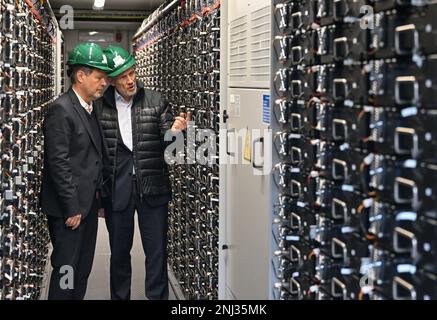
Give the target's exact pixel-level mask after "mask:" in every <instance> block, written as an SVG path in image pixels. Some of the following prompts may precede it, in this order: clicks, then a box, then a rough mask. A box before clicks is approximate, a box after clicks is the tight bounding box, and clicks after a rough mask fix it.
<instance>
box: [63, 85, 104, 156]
mask: <svg viewBox="0 0 437 320" xmlns="http://www.w3.org/2000/svg"><path fill="white" fill-rule="evenodd" d="M68 94H69V96H70V99H71V102H72V103H73V107H74V109H75V110H76V112H77V113H78V114H79V117H80V119H81V120H82V123H83V125H84V126H85V128H86V131H87V132H88V135H89V136H90V138H91V141H92V143H93V145H94V147H95V148H96V150H97V152H98V151H99V148H98V147H97V143H96V140H95V139H94V136H93V133H92V131H91V126H90V122H89V121H88V119H87V116H86V115H85V114H84V113H83V110H81V109H83V107H82V106H81V104H80V102H79V99H78V98H77V96H76V93H74V91H73V89H72V88H70V90H69V91H68ZM94 112H95V111H94Z"/></svg>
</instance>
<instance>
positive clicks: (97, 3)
mask: <svg viewBox="0 0 437 320" xmlns="http://www.w3.org/2000/svg"><path fill="white" fill-rule="evenodd" d="M104 6H105V0H94V4H93V9H94V10H103V7H104Z"/></svg>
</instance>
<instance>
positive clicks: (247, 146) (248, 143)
mask: <svg viewBox="0 0 437 320" xmlns="http://www.w3.org/2000/svg"><path fill="white" fill-rule="evenodd" d="M244 146H245V147H244V160H247V161H249V162H250V161H251V158H252V149H251V147H252V137H251V135H250V130H249V128H246V142H245V144H244Z"/></svg>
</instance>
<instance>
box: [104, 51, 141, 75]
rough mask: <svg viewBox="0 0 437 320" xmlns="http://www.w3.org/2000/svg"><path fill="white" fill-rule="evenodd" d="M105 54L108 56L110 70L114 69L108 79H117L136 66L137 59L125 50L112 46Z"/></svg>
mask: <svg viewBox="0 0 437 320" xmlns="http://www.w3.org/2000/svg"><path fill="white" fill-rule="evenodd" d="M103 53H104V54H105V55H106V60H108V66H109V68H111V69H112V71H111V72H110V73H108V77H111V78H115V77H117V76H118V75H120V74H122V73H123V72H125V71H126V70H128V69H129V68H132V67H133V66H134V65H135V58H134V57H133V56H131V55H130V54H129V53H128V52H127V51H126V50H124V49H123V48H120V47H116V46H112V45H110V46H108V47H107V48H106V49H105V50H104V51H103Z"/></svg>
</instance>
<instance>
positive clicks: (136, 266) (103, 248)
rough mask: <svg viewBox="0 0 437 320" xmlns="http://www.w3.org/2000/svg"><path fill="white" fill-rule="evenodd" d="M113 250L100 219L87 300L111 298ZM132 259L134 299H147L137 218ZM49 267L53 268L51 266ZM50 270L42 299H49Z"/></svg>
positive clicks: (132, 291) (170, 289)
mask: <svg viewBox="0 0 437 320" xmlns="http://www.w3.org/2000/svg"><path fill="white" fill-rule="evenodd" d="M110 255H111V250H110V248H109V238H108V231H107V230H106V225H105V221H104V220H103V219H99V229H98V233H97V244H96V253H95V256H94V264H93V269H92V271H91V275H90V277H89V280H88V288H87V293H86V296H85V300H109V299H110V292H109V258H110ZM131 257H132V258H131V259H132V260H131V261H132V289H131V299H132V300H146V298H145V289H144V279H145V267H144V252H143V247H142V244H141V238H140V233H139V230H138V221H137V219H135V236H134V244H133V247H132V251H131ZM48 269H51V267H49V268H48ZM49 273H50V272H47V273H46V274H47V275H48V276H47V278H46V281H45V285H44V288H43V294H42V296H41V298H42V299H47V294H48V290H47V287H48V279H49V278H50V274H49ZM169 291H170V294H169V299H170V300H177V298H176V296H175V293H174V292H173V290H172V286H171V285H169Z"/></svg>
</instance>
